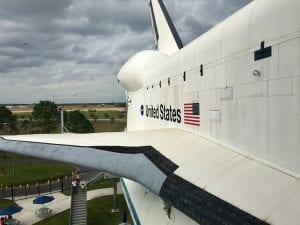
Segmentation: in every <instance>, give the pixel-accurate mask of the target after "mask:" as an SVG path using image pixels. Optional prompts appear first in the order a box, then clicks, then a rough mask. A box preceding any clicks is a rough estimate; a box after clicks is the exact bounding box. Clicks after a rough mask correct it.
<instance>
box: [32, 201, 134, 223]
mask: <svg viewBox="0 0 300 225" xmlns="http://www.w3.org/2000/svg"><path fill="white" fill-rule="evenodd" d="M112 203H113V199H112V196H105V197H100V198H96V199H93V200H91V201H88V204H87V207H88V209H87V212H88V223H87V224H88V225H99V224H101V225H119V224H120V223H121V219H122V211H123V209H126V210H127V216H128V220H129V222H131V223H132V220H131V218H130V214H129V211H128V208H127V205H126V202H125V199H124V196H123V195H118V207H119V209H120V213H112V212H111V211H110V209H111V208H112ZM69 214H70V210H66V211H64V212H62V213H59V214H57V215H55V216H52V217H50V218H47V219H45V220H43V221H40V222H39V223H36V224H35V225H63V224H69Z"/></svg>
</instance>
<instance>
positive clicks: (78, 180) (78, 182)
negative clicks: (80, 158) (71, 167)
mask: <svg viewBox="0 0 300 225" xmlns="http://www.w3.org/2000/svg"><path fill="white" fill-rule="evenodd" d="M75 180H76V183H77V187H79V184H80V172H79V171H77V172H76V174H75Z"/></svg>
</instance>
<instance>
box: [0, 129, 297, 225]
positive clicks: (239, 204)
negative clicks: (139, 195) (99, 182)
mask: <svg viewBox="0 0 300 225" xmlns="http://www.w3.org/2000/svg"><path fill="white" fill-rule="evenodd" d="M160 140H164V141H160ZM187 143H191V145H187ZM0 149H2V150H4V151H9V152H16V153H20V154H26V155H32V156H37V157H41V158H47V159H52V160H56V161H61V162H66V163H73V164H78V165H82V166H87V167H90V168H95V169H98V170H102V171H105V172H110V173H113V174H116V175H119V176H123V177H126V178H129V179H131V180H134V181H137V182H139V183H140V184H142V185H143V186H145V187H146V188H148V189H149V190H150V191H151V192H153V193H155V194H156V195H158V196H160V197H161V198H163V199H165V200H167V201H169V202H170V203H171V204H172V205H173V206H174V207H175V208H177V209H179V210H180V211H182V212H183V213H185V214H186V215H187V216H189V217H190V218H192V219H194V220H195V221H196V222H198V223H201V224H268V223H269V222H270V223H271V224H292V223H282V220H283V219H286V220H288V221H299V220H298V219H299V215H300V209H299V208H298V207H295V205H294V204H295V201H296V203H300V195H299V194H297V193H300V182H299V180H298V179H296V178H293V177H291V176H289V175H286V174H283V173H281V172H279V171H278V170H275V169H272V168H270V167H267V166H265V165H263V164H261V163H258V162H255V161H253V160H251V159H249V158H246V157H243V156H242V155H239V154H237V153H234V152H232V151H230V150H229V149H226V148H224V147H222V146H219V145H217V144H214V143H212V142H210V141H207V140H206V139H203V138H200V137H198V136H196V135H194V134H191V133H188V132H186V131H182V130H176V129H167V130H152V131H141V132H126V133H102V134H101V133H99V134H83V135H78V134H63V135H27V136H6V137H4V138H2V139H0ZM241 162H243V163H242V164H241V169H238V168H236V170H232V169H227V170H226V169H225V168H226V167H229V168H232V167H238V166H239V165H240V163H241ZM248 164H250V165H251V170H250V171H251V172H252V173H251V174H250V173H249V174H247V176H244V177H243V176H241V174H237V173H240V172H243V171H244V170H243V169H242V168H243V167H245V165H246V167H247V165H248ZM224 167H225V168H224ZM245 172H246V173H248V172H249V171H248V170H246V171H245ZM260 174H264V175H265V174H268V177H266V178H265V179H266V180H273V178H274V179H275V178H276V182H274V181H273V182H271V183H270V182H261V180H260ZM220 175H222V177H224V179H220V178H218V176H220ZM230 177H231V179H229V178H230ZM232 177H237V178H238V179H237V180H235V182H232ZM217 178H218V179H217ZM220 180H221V181H220ZM226 180H228V182H227V183H226ZM283 183H285V185H282V184H283ZM241 185H242V186H241ZM244 186H248V188H244V189H243V188H242V187H244ZM255 186H258V187H259V188H260V191H261V192H260V193H255V192H253V189H254V190H255V189H256V188H255ZM261 193H263V195H262V194H261ZM278 193H281V194H278ZM291 195H292V196H293V199H292V200H291ZM295 196H296V197H295ZM279 200H280V201H281V202H282V201H283V200H284V203H285V207H287V206H289V207H290V208H289V212H288V216H287V213H286V212H282V210H281V209H280V205H278V202H279ZM264 201H269V205H268V207H266V208H265V209H264V210H262V209H261V205H260V204H262V202H264ZM259 205H260V207H257V206H259ZM298 205H299V204H298ZM216 209H218V210H216ZM280 212H281V214H283V213H285V214H284V216H282V215H281V217H280ZM278 213H279V217H278ZM265 218H269V219H268V221H267V222H265V221H264V220H265ZM277 220H278V221H277ZM274 221H275V222H274ZM276 221H277V222H276ZM285 222H286V221H285Z"/></svg>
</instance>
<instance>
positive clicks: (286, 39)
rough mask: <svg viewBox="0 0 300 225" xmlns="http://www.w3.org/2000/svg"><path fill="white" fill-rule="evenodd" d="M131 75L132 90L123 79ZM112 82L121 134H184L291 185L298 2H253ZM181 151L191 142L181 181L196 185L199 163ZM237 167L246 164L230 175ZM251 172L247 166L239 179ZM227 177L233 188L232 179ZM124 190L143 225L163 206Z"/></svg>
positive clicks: (297, 150)
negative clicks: (119, 90)
mask: <svg viewBox="0 0 300 225" xmlns="http://www.w3.org/2000/svg"><path fill="white" fill-rule="evenodd" d="M170 48H171V47H170ZM158 49H159V47H158ZM170 52H171V54H170ZM136 62H142V63H141V64H139V63H137V64H135V63H136ZM133 74H134V75H135V76H136V77H135V78H134V79H135V81H138V84H134V83H133V82H131V81H130V79H128V77H132V76H133ZM119 80H120V83H121V84H122V85H123V87H124V88H125V89H126V90H127V96H128V103H127V104H128V125H127V130H128V131H139V130H148V129H161V128H178V129H183V130H187V131H190V132H193V133H195V134H197V135H199V136H201V137H204V138H205V139H208V140H211V141H213V142H215V143H217V144H219V145H221V146H225V147H227V148H229V149H231V150H233V151H235V152H237V153H240V154H242V155H244V156H246V157H249V158H251V159H254V160H255V161H259V162H261V163H263V164H265V165H268V166H270V167H272V168H275V169H277V170H279V171H282V172H284V173H287V174H289V175H291V176H294V177H296V178H298V179H299V177H300V176H299V174H300V138H299V137H300V1H294V0H288V1H279V0H276V1H274V0H257V1H253V2H251V3H250V4H249V5H247V6H246V7H244V8H243V9H241V10H240V11H238V12H237V13H235V14H234V15H232V16H231V17H229V18H228V19H226V20H225V21H223V22H222V23H220V24H219V25H217V26H216V27H214V28H213V29H211V30H209V31H208V32H207V33H205V34H203V35H202V36H200V37H199V38H197V39H196V40H194V41H193V42H192V43H190V44H188V45H187V46H185V47H183V48H181V49H179V50H178V51H175V52H174V53H173V51H171V50H169V49H167V50H166V51H164V49H163V50H162V51H158V52H157V51H144V52H141V53H138V54H137V55H135V56H133V57H132V58H131V59H130V60H129V61H128V63H127V64H125V65H124V67H123V68H122V69H121V71H120V73H119ZM128 81H129V82H128ZM191 103H192V104H193V103H198V104H199V105H197V104H194V106H196V107H199V113H198V112H196V113H194V114H195V115H193V116H194V117H193V116H192V117H189V115H188V112H189V111H188V108H187V107H188V105H187V104H191ZM192 114H193V113H192ZM198 117H199V119H198ZM162 138H163V137H162ZM162 141H164V140H163V139H162ZM174 142H176V139H174ZM189 148H192V149H194V148H195V146H193V143H186V149H187V150H186V154H185V155H184V157H185V159H184V160H183V161H184V163H186V164H187V165H186V166H187V167H188V168H189V169H190V170H189V171H190V173H194V174H189V175H188V177H190V179H189V180H190V181H191V182H193V183H197V182H198V180H201V176H200V175H199V176H197V173H199V174H201V171H199V170H197V169H200V168H202V167H201V166H199V164H200V163H202V162H201V160H200V159H198V160H197V158H194V157H195V154H190V155H189V150H188V149H189ZM199 157H201V156H199ZM193 158H194V160H193ZM230 160H231V158H230ZM243 167H246V168H247V167H248V165H247V163H245V164H244V166H243V165H242V166H240V167H237V168H236V170H243ZM250 167H251V166H250ZM255 172H258V171H255V169H253V168H252V170H251V168H250V169H249V168H248V169H245V171H244V172H243V173H240V174H239V175H240V176H251V173H255ZM178 173H179V174H180V172H178ZM183 174H184V173H183ZM225 174H226V171H224V173H223V174H222V173H220V174H219V176H220V177H221V176H222V175H224V176H225V177H226V175H225ZM185 176H187V175H186V174H185ZM264 176H265V180H267V181H271V180H273V179H276V177H272V175H270V174H268V173H266V174H264ZM230 179H232V177H228V180H230ZM234 179H236V180H234ZM234 179H233V181H234V182H239V181H238V179H239V176H238V175H237V176H236V177H234ZM262 179H264V178H262ZM282 182H285V181H282ZM216 184H218V182H216ZM249 184H250V183H249ZM286 184H288V185H291V183H289V182H288V181H286ZM128 185H129V188H131V189H132V190H131V193H133V196H132V198H133V201H135V202H136V205H137V206H138V208H137V210H138V211H139V213H138V214H139V215H140V217H141V218H142V220H143V221H147V220H150V221H151V218H148V215H149V217H151V214H149V213H147V211H148V210H149V209H150V208H151V210H152V209H153V210H155V209H157V208H159V207H160V208H162V207H164V204H165V203H164V202H163V201H161V200H159V198H157V200H156V201H154V200H153V199H154V198H155V197H154V196H151V197H149V195H151V194H149V193H147V191H145V190H144V188H142V187H141V186H139V185H137V186H135V185H134V184H132V183H131V182H129V184H128ZM220 185H222V182H221V184H220ZM282 185H283V184H282ZM255 186H260V185H259V184H256V183H253V184H252V186H248V187H245V188H248V189H253V190H257V189H256V188H255ZM226 187H227V186H226V185H224V186H223V188H226ZM242 187H243V186H242ZM274 188H275V189H276V187H274ZM257 191H259V190H257ZM276 191H278V192H279V191H280V189H278V190H275V193H276ZM270 192H272V191H271V190H270ZM220 193H222V191H220ZM218 194H219V193H218ZM231 194H234V193H231ZM257 195H260V194H259V193H257ZM152 198H153V199H152ZM143 201H144V202H145V201H146V202H148V206H146V207H140V206H139V203H138V202H143ZM248 201H250V199H249V200H248ZM266 204H268V202H266ZM294 207H299V206H294ZM260 210H261V211H263V210H262V209H256V211H260ZM274 211H276V209H274ZM178 213H179V214H180V212H178ZM157 215H159V213H157ZM161 216H162V219H161V223H160V224H193V223H194V222H193V221H189V220H188V219H186V220H180V219H178V218H181V219H182V218H183V217H182V216H176V215H173V216H171V217H170V218H168V217H166V214H164V213H161ZM175 218H176V219H175ZM173 220H174V221H173ZM265 220H266V221H268V218H265ZM292 220H293V221H292ZM271 221H272V224H273V222H274V224H298V222H299V221H295V219H290V220H287V221H289V222H288V223H286V220H281V223H278V222H275V220H272V219H270V220H269V222H271ZM279 221H280V220H279ZM149 224H151V223H149Z"/></svg>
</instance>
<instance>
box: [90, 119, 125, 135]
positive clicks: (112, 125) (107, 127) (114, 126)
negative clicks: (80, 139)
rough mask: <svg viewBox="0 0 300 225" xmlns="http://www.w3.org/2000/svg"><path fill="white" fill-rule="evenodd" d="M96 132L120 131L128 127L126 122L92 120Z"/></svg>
mask: <svg viewBox="0 0 300 225" xmlns="http://www.w3.org/2000/svg"><path fill="white" fill-rule="evenodd" d="M92 125H93V127H94V129H95V132H120V131H124V129H125V128H126V122H103V121H96V122H92Z"/></svg>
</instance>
